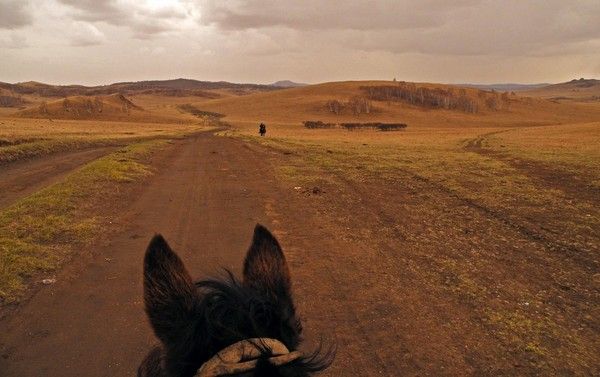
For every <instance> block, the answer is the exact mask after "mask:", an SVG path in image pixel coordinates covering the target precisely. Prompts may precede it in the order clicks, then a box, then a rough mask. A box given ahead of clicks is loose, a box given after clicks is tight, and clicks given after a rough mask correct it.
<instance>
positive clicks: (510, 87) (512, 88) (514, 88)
mask: <svg viewBox="0 0 600 377" xmlns="http://www.w3.org/2000/svg"><path fill="white" fill-rule="evenodd" d="M548 85H550V84H547V83H544V84H512V83H508V84H456V86H460V87H463V88H474V89H481V90H496V91H499V92H520V91H524V90H532V89H538V88H543V87H545V86H548Z"/></svg>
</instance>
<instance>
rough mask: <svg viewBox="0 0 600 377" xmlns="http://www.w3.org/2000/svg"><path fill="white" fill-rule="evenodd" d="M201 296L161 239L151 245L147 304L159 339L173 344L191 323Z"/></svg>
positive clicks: (146, 265)
mask: <svg viewBox="0 0 600 377" xmlns="http://www.w3.org/2000/svg"><path fill="white" fill-rule="evenodd" d="M196 300H197V294H196V289H195V286H194V283H193V282H192V278H191V277H190V275H189V274H188V272H187V270H186V269H185V267H184V265H183V262H182V261H181V259H179V257H178V256H177V254H175V252H173V250H171V248H170V247H169V245H168V244H167V241H165V239H164V238H163V237H162V236H161V235H156V236H154V238H152V241H150V244H149V245H148V249H147V250H146V256H145V257H144V303H145V306H146V313H147V314H148V318H149V319H150V323H151V324H152V328H153V329H154V333H155V334H156V336H157V337H158V338H159V339H160V340H161V341H162V342H163V344H165V345H168V344H173V343H175V342H176V340H177V339H178V338H179V337H180V333H181V332H182V331H183V329H184V328H185V326H186V325H187V324H188V323H189V320H190V318H191V317H192V315H193V312H194V307H195V305H196Z"/></svg>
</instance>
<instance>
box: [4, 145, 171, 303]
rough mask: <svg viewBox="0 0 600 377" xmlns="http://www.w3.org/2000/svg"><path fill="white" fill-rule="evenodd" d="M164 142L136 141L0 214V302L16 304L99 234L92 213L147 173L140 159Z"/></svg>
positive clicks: (96, 220) (97, 221) (98, 223)
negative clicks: (32, 282)
mask: <svg viewBox="0 0 600 377" xmlns="http://www.w3.org/2000/svg"><path fill="white" fill-rule="evenodd" d="M164 143H165V140H151V141H145V142H139V143H135V144H132V145H129V146H127V147H124V148H122V149H120V150H118V151H116V152H114V153H112V154H110V155H108V156H105V157H103V158H100V159H98V160H96V161H93V162H91V163H89V164H87V165H85V166H83V167H82V168H80V169H78V170H76V171H75V172H73V173H71V174H70V175H69V176H67V177H66V178H65V180H64V181H62V182H60V183H57V184H55V185H53V186H50V187H48V188H46V189H43V190H41V191H39V192H37V193H35V194H33V195H31V196H28V197H26V198H24V199H22V200H20V201H18V202H17V203H15V204H13V205H12V206H10V207H9V208H6V209H5V210H3V211H0V302H16V301H18V300H19V298H20V297H22V295H23V293H24V292H25V290H26V288H27V283H28V282H29V281H30V279H31V277H33V276H35V275H36V274H39V273H41V272H49V271H52V270H54V269H56V268H57V267H58V266H60V265H61V263H62V262H64V261H65V260H66V259H67V258H69V257H70V256H71V255H72V254H73V253H74V251H75V250H77V247H79V246H81V245H84V244H86V243H88V242H90V241H91V240H92V239H93V238H94V237H95V236H97V235H98V233H99V231H100V230H101V229H102V226H101V224H102V221H100V220H101V219H99V218H97V214H95V211H94V209H95V208H96V207H97V206H98V205H99V204H101V203H102V202H106V201H107V200H114V199H116V198H117V197H118V195H119V191H120V186H122V185H123V184H124V183H126V182H131V181H135V180H138V179H140V178H143V177H145V176H147V175H149V174H151V170H150V168H149V167H148V166H147V165H146V164H144V162H143V160H144V158H145V157H147V156H148V155H149V154H150V153H152V151H154V150H156V149H157V148H158V147H160V146H161V145H163V144H164Z"/></svg>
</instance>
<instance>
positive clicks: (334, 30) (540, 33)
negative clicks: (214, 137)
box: [0, 0, 600, 84]
mask: <svg viewBox="0 0 600 377" xmlns="http://www.w3.org/2000/svg"><path fill="white" fill-rule="evenodd" d="M177 77H186V78H194V79H198V80H210V81H218V80H226V81H233V82H257V83H269V82H273V81H276V80H282V79H290V80H294V81H299V82H308V83H316V82H323V81H338V80H355V79H392V78H394V77H397V78H398V79H399V80H406V81H429V82H450V83H452V82H454V83H458V82H477V83H498V82H524V83H532V82H560V81H567V80H570V79H572V78H579V77H588V78H589V77H595V78H598V77H600V0H490V1H487V0H415V1H412V0H397V1H394V0H389V1H374V0H371V1H337V0H323V1H321V0H303V1H287V0H214V1H213V0H145V1H144V0H29V1H27V0H0V81H4V82H19V81H29V80H36V81H42V82H48V83H55V84H70V83H81V84H105V83H111V82H116V81H134V80H144V79H168V78H177Z"/></svg>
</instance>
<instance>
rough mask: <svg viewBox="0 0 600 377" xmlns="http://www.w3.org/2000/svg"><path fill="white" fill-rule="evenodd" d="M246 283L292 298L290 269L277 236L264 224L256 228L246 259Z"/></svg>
mask: <svg viewBox="0 0 600 377" xmlns="http://www.w3.org/2000/svg"><path fill="white" fill-rule="evenodd" d="M244 284H245V285H246V286H249V287H252V288H254V289H257V290H260V291H263V292H265V293H267V294H269V295H271V296H272V297H274V298H278V299H290V300H291V279H290V271H289V269H288V266H287V262H286V261H285V256H284V255H283V251H282V250H281V246H279V242H277V240H276V239H275V237H274V236H273V235H272V234H271V232H269V231H268V230H267V228H265V227H264V226H262V225H260V224H259V225H256V228H254V237H253V239H252V244H251V245H250V249H249V250H248V253H247V254H246V259H245V260H244Z"/></svg>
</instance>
